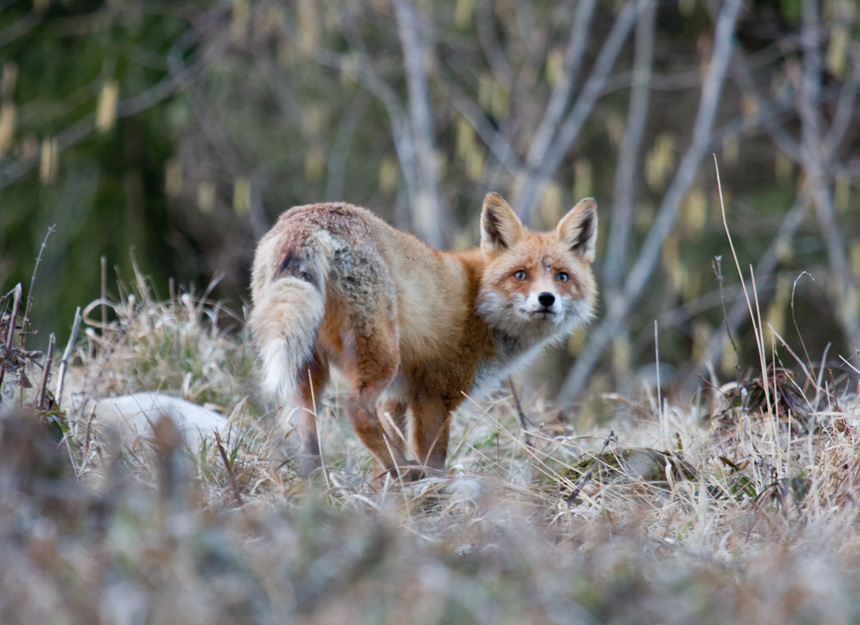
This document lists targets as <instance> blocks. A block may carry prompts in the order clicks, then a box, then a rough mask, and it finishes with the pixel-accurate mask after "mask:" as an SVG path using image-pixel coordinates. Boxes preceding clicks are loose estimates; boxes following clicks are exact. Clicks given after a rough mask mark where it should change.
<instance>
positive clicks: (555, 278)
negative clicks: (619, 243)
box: [478, 193, 597, 342]
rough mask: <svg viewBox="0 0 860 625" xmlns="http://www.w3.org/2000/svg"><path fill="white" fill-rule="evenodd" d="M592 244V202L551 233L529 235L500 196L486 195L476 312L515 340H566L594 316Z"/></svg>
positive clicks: (594, 237) (594, 231)
mask: <svg viewBox="0 0 860 625" xmlns="http://www.w3.org/2000/svg"><path fill="white" fill-rule="evenodd" d="M596 241H597V204H596V203H595V201H594V200H593V199H591V198H587V199H584V200H582V201H580V202H579V203H578V204H577V205H576V206H574V207H573V208H572V209H571V210H570V211H569V212H568V213H567V215H565V216H564V217H563V218H562V219H561V221H559V223H558V225H557V226H556V227H555V230H553V231H551V232H532V231H530V230H529V229H528V228H526V227H525V226H524V225H523V224H522V222H521V221H520V220H519V218H518V217H517V216H516V214H515V213H514V211H513V210H512V209H511V207H510V206H508V203H507V202H505V200H504V199H502V197H501V196H499V195H497V194H495V193H490V194H488V195H487V196H486V198H484V206H483V210H482V211H481V250H482V252H483V253H484V255H485V256H486V259H487V263H486V266H485V269H484V273H483V276H482V280H481V288H480V293H479V295H478V311H479V312H480V314H481V315H482V316H483V317H484V319H485V320H486V321H487V322H488V323H489V324H490V325H491V326H493V327H495V328H497V329H498V330H501V331H502V332H504V333H506V334H508V335H509V336H511V337H513V338H522V339H523V340H525V341H527V342H530V341H533V340H542V339H549V338H554V337H557V338H559V339H561V338H564V337H565V336H567V335H568V334H569V333H571V332H572V331H573V330H574V329H575V328H576V327H577V326H578V325H580V324H582V323H584V322H586V321H588V320H589V319H590V318H591V316H592V309H593V306H594V299H595V296H596V293H597V289H596V286H595V282H594V277H593V275H592V272H591V263H592V261H593V260H594V254H595V245H596Z"/></svg>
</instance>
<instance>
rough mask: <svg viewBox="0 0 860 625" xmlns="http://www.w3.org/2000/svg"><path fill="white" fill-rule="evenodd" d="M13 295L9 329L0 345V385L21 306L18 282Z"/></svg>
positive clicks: (8, 358) (20, 291)
mask: <svg viewBox="0 0 860 625" xmlns="http://www.w3.org/2000/svg"><path fill="white" fill-rule="evenodd" d="M13 293H14V294H15V297H14V299H13V300H12V314H11V315H9V319H8V323H9V327H8V328H7V330H6V342H5V343H4V344H3V345H0V347H2V348H3V350H4V353H3V358H2V359H0V364H2V365H3V366H2V367H0V384H2V383H3V377H4V376H5V375H6V367H7V363H8V362H9V361H10V359H11V354H12V346H13V344H14V342H15V324H16V323H17V321H18V308H19V307H20V306H21V293H22V289H21V283H20V282H19V283H18V284H16V285H15V288H14V289H13Z"/></svg>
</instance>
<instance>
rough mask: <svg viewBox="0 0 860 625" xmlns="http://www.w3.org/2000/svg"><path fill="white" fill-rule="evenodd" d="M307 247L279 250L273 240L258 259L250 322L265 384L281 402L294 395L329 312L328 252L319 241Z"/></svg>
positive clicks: (262, 248) (260, 252)
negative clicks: (326, 303) (295, 249)
mask: <svg viewBox="0 0 860 625" xmlns="http://www.w3.org/2000/svg"><path fill="white" fill-rule="evenodd" d="M303 247H304V249H302V250H298V251H286V252H284V251H283V250H280V251H279V252H278V250H277V249H276V247H275V244H274V242H272V244H271V245H268V246H267V245H265V243H264V244H263V245H261V249H260V250H259V251H258V254H257V258H256V259H255V261H254V276H253V280H252V297H253V302H254V306H253V309H252V311H251V313H250V315H249V316H248V327H249V329H250V331H251V335H252V337H253V339H254V343H255V344H256V346H257V349H258V350H259V352H260V359H261V361H262V369H263V371H262V373H263V375H262V378H263V388H264V390H265V391H266V392H268V393H270V394H271V395H274V396H275V397H277V398H278V400H279V401H282V402H285V401H288V400H290V399H292V398H293V397H294V396H295V393H296V389H297V385H298V380H299V378H300V376H301V373H302V371H303V370H304V369H305V368H306V367H307V366H308V365H309V364H310V362H311V359H312V358H313V351H314V343H315V342H316V338H317V334H318V332H319V328H320V325H321V324H322V320H323V315H324V314H325V292H326V284H325V283H326V278H327V274H328V257H327V256H328V255H327V254H326V250H325V249H323V247H322V246H320V245H319V244H317V245H313V244H310V245H306V246H303ZM267 248H271V249H267ZM266 252H271V254H269V253H266ZM276 253H277V256H276V255H275V254H276ZM275 258H277V259H278V260H279V261H280V262H279V263H278V261H275V262H272V260H273V259H275Z"/></svg>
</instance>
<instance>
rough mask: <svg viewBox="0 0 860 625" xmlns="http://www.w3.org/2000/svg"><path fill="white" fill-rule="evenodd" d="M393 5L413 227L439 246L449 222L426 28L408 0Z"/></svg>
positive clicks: (396, 1)
mask: <svg viewBox="0 0 860 625" xmlns="http://www.w3.org/2000/svg"><path fill="white" fill-rule="evenodd" d="M394 6H395V8H396V14H397V24H398V34H399V35H400V44H401V47H402V49H403V64H404V67H405V69H406V87H407V92H408V94H409V101H408V106H409V121H410V130H411V136H412V140H413V143H414V145H415V158H416V161H417V165H418V167H417V174H418V195H417V197H416V198H415V202H414V204H413V215H414V219H415V227H416V229H417V230H418V232H419V234H420V235H422V237H423V238H424V239H425V240H426V241H427V242H428V243H429V244H430V245H432V246H434V247H441V246H442V245H443V243H444V241H445V239H446V237H445V236H444V232H443V226H445V225H447V224H448V223H449V221H448V219H447V216H448V209H447V207H446V206H445V201H444V198H443V196H442V194H441V192H440V188H439V171H438V165H437V164H436V139H435V132H434V124H433V109H432V106H431V104H430V89H429V86H428V82H427V73H428V72H427V56H428V54H429V53H430V52H429V50H428V48H427V42H426V41H425V33H426V32H427V31H428V30H429V28H428V27H427V26H426V25H424V26H423V27H422V25H420V24H419V20H418V13H417V11H416V10H415V7H414V6H413V4H412V2H411V0H395V2H394Z"/></svg>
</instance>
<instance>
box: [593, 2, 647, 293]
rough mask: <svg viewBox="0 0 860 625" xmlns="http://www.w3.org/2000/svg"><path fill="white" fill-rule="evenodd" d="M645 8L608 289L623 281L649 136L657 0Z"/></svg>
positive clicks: (607, 261)
mask: <svg viewBox="0 0 860 625" xmlns="http://www.w3.org/2000/svg"><path fill="white" fill-rule="evenodd" d="M642 5H643V7H642V12H641V13H640V15H639V20H638V22H637V24H636V52H635V61H634V67H633V84H632V85H631V94H630V108H629V109H628V111H627V122H626V124H625V125H624V136H623V137H622V139H621V146H620V149H619V152H618V167H617V168H616V170H615V190H614V201H613V203H612V222H611V223H612V227H611V229H610V231H609V237H608V239H607V243H606V256H605V258H604V261H603V276H604V280H605V282H606V288H607V290H615V289H617V288H618V287H619V286H620V285H621V279H622V276H623V271H624V265H625V263H626V260H627V247H628V246H629V244H630V234H631V232H632V229H633V208H634V199H635V197H636V178H637V175H636V172H637V170H638V164H639V149H640V147H641V145H642V139H643V138H644V136H645V126H646V122H647V118H648V101H649V96H650V83H651V69H652V65H653V61H654V26H655V16H656V12H657V11H656V8H657V4H656V2H655V1H654V0H644V1H643V2H642Z"/></svg>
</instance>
